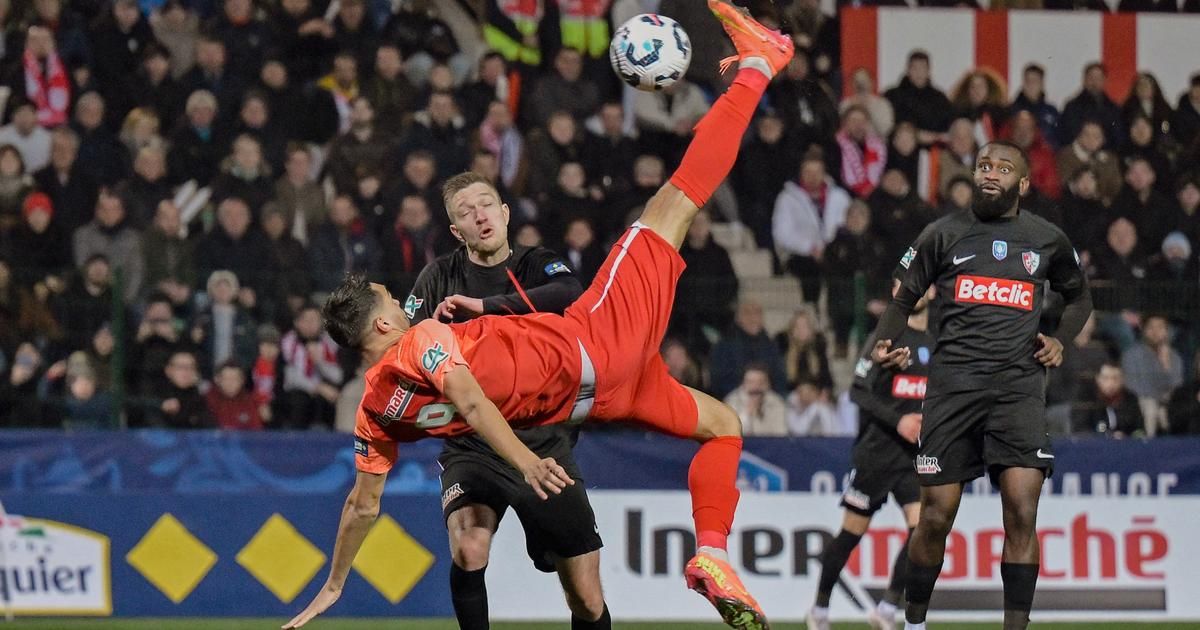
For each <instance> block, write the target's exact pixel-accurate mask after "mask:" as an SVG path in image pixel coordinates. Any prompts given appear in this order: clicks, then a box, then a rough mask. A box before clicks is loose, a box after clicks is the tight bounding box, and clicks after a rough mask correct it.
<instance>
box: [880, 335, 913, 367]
mask: <svg viewBox="0 0 1200 630" xmlns="http://www.w3.org/2000/svg"><path fill="white" fill-rule="evenodd" d="M871 360H872V361H874V362H875V363H876V364H878V365H881V366H883V367H885V368H887V369H889V370H903V369H905V368H907V367H908V366H910V365H912V351H911V350H909V349H908V347H907V346H906V347H903V348H896V349H894V350H893V349H892V340H891V339H880V340H879V341H876V342H875V349H874V350H872V351H871Z"/></svg>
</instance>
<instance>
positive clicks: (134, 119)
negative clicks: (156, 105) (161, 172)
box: [117, 107, 162, 156]
mask: <svg viewBox="0 0 1200 630" xmlns="http://www.w3.org/2000/svg"><path fill="white" fill-rule="evenodd" d="M158 131H159V120H158V112H156V111H154V110H153V109H151V108H149V107H135V108H133V109H130V110H129V112H128V113H126V114H125V118H124V120H122V121H121V131H120V133H119V134H118V135H117V139H118V140H120V141H121V145H122V146H123V147H124V148H125V153H126V154H128V155H130V156H136V155H137V153H138V151H139V150H140V149H141V148H142V147H146V146H149V145H151V144H157V143H159V142H161V141H162V136H160V135H159V133H158Z"/></svg>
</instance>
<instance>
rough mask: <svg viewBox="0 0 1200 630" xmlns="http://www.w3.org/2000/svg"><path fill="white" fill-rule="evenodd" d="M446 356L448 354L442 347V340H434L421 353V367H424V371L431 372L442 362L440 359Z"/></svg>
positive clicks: (443, 359)
mask: <svg viewBox="0 0 1200 630" xmlns="http://www.w3.org/2000/svg"><path fill="white" fill-rule="evenodd" d="M448 356H450V355H449V354H447V353H446V351H445V350H443V349H442V342H440V341H437V342H434V344H433V345H432V346H430V347H429V349H428V350H426V351H425V354H423V355H421V367H423V368H425V371H426V372H432V371H434V370H436V369H437V367H438V366H439V365H441V364H442V361H445V360H446V357H448Z"/></svg>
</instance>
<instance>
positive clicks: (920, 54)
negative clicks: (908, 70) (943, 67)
mask: <svg viewBox="0 0 1200 630" xmlns="http://www.w3.org/2000/svg"><path fill="white" fill-rule="evenodd" d="M914 61H924V62H925V63H929V53H927V52H925V51H924V50H921V49H919V48H918V49H917V50H914V51H912V52H910V53H908V63H912V62H914Z"/></svg>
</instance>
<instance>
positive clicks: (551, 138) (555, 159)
mask: <svg viewBox="0 0 1200 630" xmlns="http://www.w3.org/2000/svg"><path fill="white" fill-rule="evenodd" d="M526 153H527V154H528V155H529V179H528V182H527V185H526V187H525V191H524V192H525V196H528V197H530V198H531V199H533V200H534V202H535V203H537V204H538V205H541V204H543V203H545V202H546V201H547V200H548V197H549V196H550V191H552V190H553V189H554V182H555V181H557V179H558V171H559V169H560V168H561V167H562V165H563V162H579V161H580V160H582V159H583V143H582V142H580V140H579V131H578V125H577V124H576V122H575V119H574V118H573V117H572V116H571V114H570V113H568V112H565V111H560V112H554V113H553V114H551V116H550V119H549V121H548V122H547V123H546V128H545V129H535V130H533V131H531V132H530V133H529V149H528V151H527V152H526ZM636 166H637V165H636V164H635V165H634V167H635V169H636Z"/></svg>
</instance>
